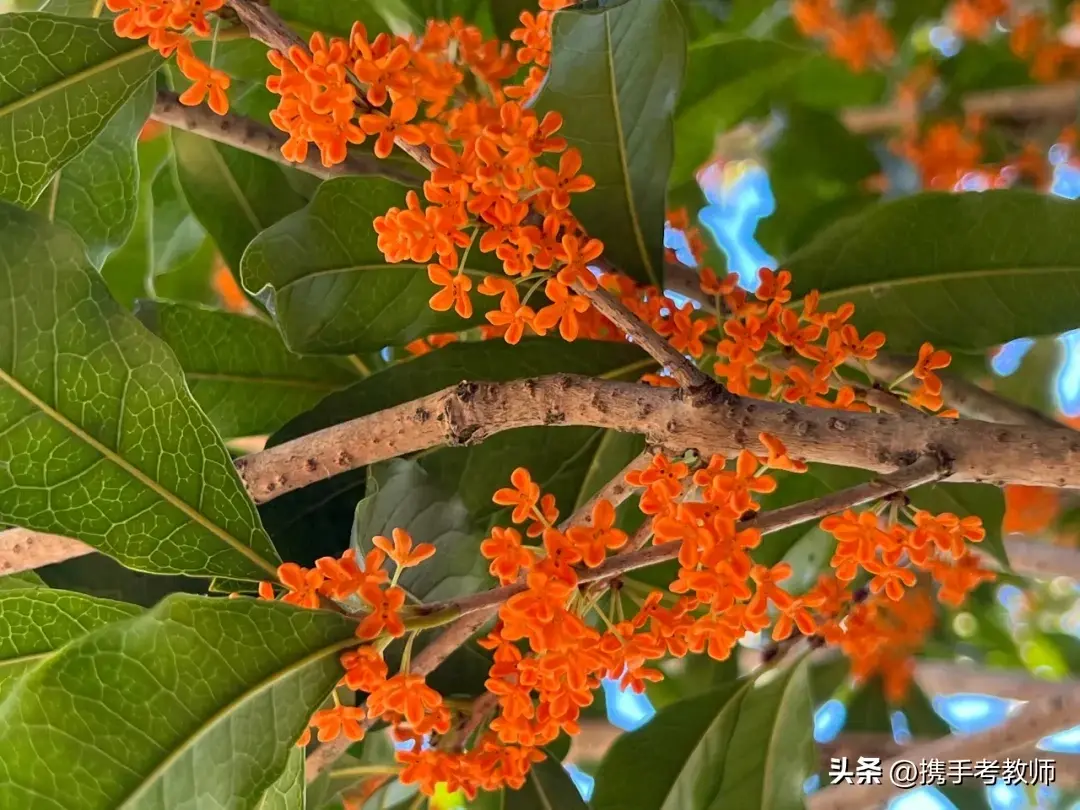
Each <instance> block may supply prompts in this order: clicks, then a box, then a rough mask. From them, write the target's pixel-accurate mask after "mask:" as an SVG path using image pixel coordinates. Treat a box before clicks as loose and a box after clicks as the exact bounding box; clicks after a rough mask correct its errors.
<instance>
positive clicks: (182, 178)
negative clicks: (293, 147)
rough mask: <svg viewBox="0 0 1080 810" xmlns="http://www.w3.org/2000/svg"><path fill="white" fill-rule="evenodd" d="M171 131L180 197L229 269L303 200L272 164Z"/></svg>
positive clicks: (237, 150) (198, 136)
mask: <svg viewBox="0 0 1080 810" xmlns="http://www.w3.org/2000/svg"><path fill="white" fill-rule="evenodd" d="M171 135H172V144H173V155H174V160H175V165H176V177H177V180H178V181H179V184H180V189H181V191H183V193H184V198H185V199H186V200H187V203H188V206H189V207H190V209H191V212H192V213H193V214H194V215H195V217H196V218H197V219H198V220H199V223H200V224H201V225H202V226H203V228H205V229H206V232H207V233H208V234H210V236H212V237H213V238H214V242H215V243H216V244H217V246H218V250H220V251H221V256H222V258H224V260H225V264H227V265H228V266H229V267H231V268H239V267H240V258H241V257H242V256H243V255H244V250H245V249H246V248H247V246H248V245H249V244H250V243H251V241H252V240H253V239H254V238H255V237H256V236H258V235H259V234H260V233H261V232H262V231H264V230H266V229H267V228H269V227H270V226H271V225H273V224H274V223H275V222H277V221H279V220H281V219H282V218H284V217H286V216H288V215H289V214H291V213H293V212H294V211H296V210H298V209H300V208H301V207H303V205H304V203H305V202H306V201H305V200H304V198H303V197H301V196H300V195H299V194H298V193H297V192H295V191H294V190H293V189H292V187H291V186H290V185H289V184H288V182H287V181H286V180H285V173H284V170H283V169H282V167H281V166H279V165H278V164H277V163H273V162H272V161H269V160H267V159H266V158H261V157H259V156H258V155H252V154H251V153H249V152H243V151H241V150H239V149H234V148H233V147H231V146H223V145H222V144H219V143H215V142H214V141H211V140H209V139H207V138H203V137H202V136H200V135H193V134H192V133H190V132H184V131H182V130H178V129H174V130H172V131H171Z"/></svg>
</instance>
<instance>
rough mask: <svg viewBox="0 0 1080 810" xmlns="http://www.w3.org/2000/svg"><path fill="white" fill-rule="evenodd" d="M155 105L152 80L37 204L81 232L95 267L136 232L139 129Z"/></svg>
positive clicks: (66, 167) (68, 167)
mask: <svg viewBox="0 0 1080 810" xmlns="http://www.w3.org/2000/svg"><path fill="white" fill-rule="evenodd" d="M153 105H154V82H153V81H148V82H146V83H145V84H144V85H143V86H142V88H141V89H140V90H138V91H137V92H136V93H135V95H134V96H132V97H131V98H130V99H129V100H128V102H127V103H126V104H124V106H123V107H121V108H120V112H118V113H117V114H116V116H115V117H114V118H113V119H112V120H111V121H109V123H108V124H107V125H106V126H105V128H104V129H103V130H102V131H101V133H100V134H99V135H98V136H97V138H95V139H94V141H93V143H91V144H90V146H88V147H87V148H86V150H85V151H84V152H83V153H82V154H80V155H79V156H78V157H76V158H75V159H74V160H72V161H71V162H70V163H68V164H67V166H65V167H64V168H63V169H61V170H60V171H59V172H57V173H56V174H55V175H54V176H53V178H52V180H51V181H50V183H49V185H48V187H47V188H46V190H45V193H44V194H42V195H41V196H40V197H38V201H37V205H36V206H35V210H37V211H39V212H41V213H43V214H45V215H46V216H47V217H49V219H51V220H52V221H54V222H62V223H63V224H65V225H67V226H68V227H69V228H71V229H72V230H73V231H75V233H77V234H78V235H79V238H80V239H82V241H83V243H84V244H85V245H86V252H87V256H88V257H89V259H90V263H91V264H93V265H94V266H95V267H101V265H102V263H103V262H104V261H105V258H106V257H107V256H108V255H109V254H110V253H111V252H112V251H113V250H115V249H116V248H118V247H119V246H120V245H122V244H124V241H125V240H126V239H127V238H128V235H129V234H130V233H131V229H132V228H133V227H134V225H135V215H136V211H137V209H138V206H139V163H138V159H137V154H136V151H135V146H136V141H137V139H138V137H139V132H140V130H141V129H142V127H143V124H145V123H146V119H147V118H148V117H149V115H150V109H151V108H152V107H153Z"/></svg>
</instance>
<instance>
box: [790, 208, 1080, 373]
mask: <svg viewBox="0 0 1080 810" xmlns="http://www.w3.org/2000/svg"><path fill="white" fill-rule="evenodd" d="M1078 228H1080V203H1076V202H1072V201H1068V200H1063V199H1060V198H1057V197H1050V196H1044V195H1041V194H1036V193H1034V192H1028V191H987V192H985V193H981V194H944V193H928V194H918V195H915V196H913V197H907V198H904V199H900V200H896V201H893V202H888V203H883V204H881V205H878V206H875V207H873V208H871V209H868V210H867V211H866V212H865V213H863V214H860V215H856V216H853V217H850V218H848V219H844V220H842V221H840V222H838V223H836V224H835V225H833V226H832V227H830V228H827V229H826V230H825V231H823V232H822V233H821V234H819V235H818V237H817V238H816V239H814V240H813V241H812V242H810V244H808V245H806V246H805V247H803V248H802V249H800V250H798V251H797V252H796V253H795V254H793V255H792V256H791V257H790V258H789V259H788V260H787V261H786V262H784V266H785V267H788V268H789V269H790V270H791V272H792V275H793V276H794V281H793V291H794V293H795V295H796V296H799V295H805V294H806V293H807V292H809V291H810V290H819V291H820V292H821V305H820V306H821V309H822V310H823V311H824V310H830V309H835V308H836V307H838V306H840V305H841V304H842V303H844V302H847V301H850V302H852V303H854V304H855V315H854V317H853V319H852V322H853V323H854V324H855V325H857V326H858V327H859V329H860V330H864V331H869V330H871V329H880V330H881V331H883V332H884V333H885V334H886V336H887V337H888V343H887V344H886V348H887V349H888V350H889V351H900V352H903V351H915V350H917V349H918V347H919V346H920V345H921V344H922V342H923V341H927V340H928V341H931V342H932V343H933V344H934V345H935V346H942V347H947V348H953V349H968V350H977V349H983V348H986V347H988V346H993V345H996V344H999V343H1005V342H1006V341H1009V340H1012V339H1013V338H1017V337H1025V336H1028V335H1047V334H1056V333H1059V332H1064V331H1066V330H1069V329H1071V328H1073V327H1075V326H1078V325H1080V315H1077V312H1078V311H1080V284H1078V281H1080V238H1077V237H1076V236H1075V234H1077V233H1078V232H1080V231H1078ZM975 312H977V313H978V317H974V316H973V315H972V313H975Z"/></svg>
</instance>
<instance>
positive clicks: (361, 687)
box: [341, 646, 389, 692]
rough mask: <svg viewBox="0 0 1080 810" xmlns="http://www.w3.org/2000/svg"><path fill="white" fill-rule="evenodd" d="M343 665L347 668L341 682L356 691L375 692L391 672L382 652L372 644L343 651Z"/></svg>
mask: <svg viewBox="0 0 1080 810" xmlns="http://www.w3.org/2000/svg"><path fill="white" fill-rule="evenodd" d="M341 666H343V667H344V668H345V676H344V677H343V678H342V679H341V682H342V683H343V684H344V685H345V686H347V687H349V688H350V689H352V690H353V691H355V692H374V691H375V690H376V689H377V688H378V687H379V686H381V685H382V683H383V682H384V681H385V680H386V676H387V674H388V672H389V670H388V669H387V666H386V661H384V660H383V657H382V653H381V652H380V651H379V650H377V649H376V648H375V647H370V646H364V647H357V648H356V649H353V650H349V651H348V652H345V653H342V655H341Z"/></svg>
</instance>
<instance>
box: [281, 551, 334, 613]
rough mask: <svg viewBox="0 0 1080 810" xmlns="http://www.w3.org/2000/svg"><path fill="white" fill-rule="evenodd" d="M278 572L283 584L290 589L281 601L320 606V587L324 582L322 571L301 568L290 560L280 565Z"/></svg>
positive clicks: (303, 605)
mask: <svg viewBox="0 0 1080 810" xmlns="http://www.w3.org/2000/svg"><path fill="white" fill-rule="evenodd" d="M277 574H278V579H279V580H281V584H282V585H284V586H285V587H286V588H288V589H289V592H288V593H287V594H285V596H283V597H282V599H281V601H283V602H288V603H289V604H290V605H299V606H300V607H306V608H317V607H319V588H320V587H321V586H322V584H323V575H322V572H321V571H319V570H317V569H314V568H313V569H310V570H308V569H307V568H301V567H300V566H299V565H297V564H296V563H291V562H290V563H285V564H284V565H281V566H278V570H277Z"/></svg>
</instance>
